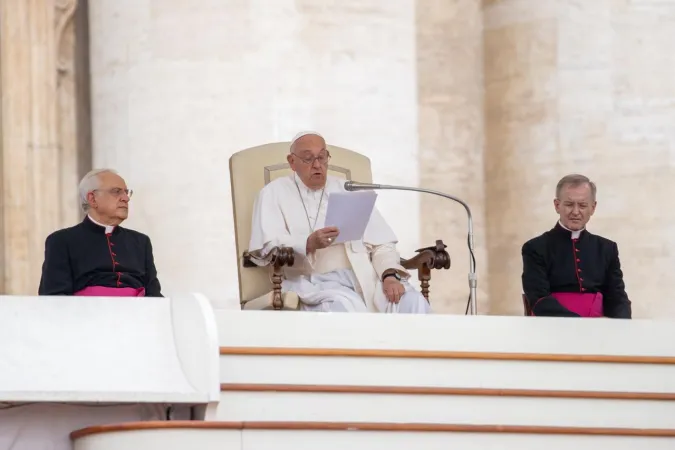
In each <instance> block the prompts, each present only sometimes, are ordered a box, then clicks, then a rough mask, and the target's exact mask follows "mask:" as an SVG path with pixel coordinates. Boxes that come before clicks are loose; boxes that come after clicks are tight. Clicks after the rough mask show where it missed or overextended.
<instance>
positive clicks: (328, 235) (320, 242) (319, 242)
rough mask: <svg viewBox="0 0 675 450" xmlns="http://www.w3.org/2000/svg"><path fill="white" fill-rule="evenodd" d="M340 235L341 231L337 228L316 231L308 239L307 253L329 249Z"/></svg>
mask: <svg viewBox="0 0 675 450" xmlns="http://www.w3.org/2000/svg"><path fill="white" fill-rule="evenodd" d="M338 234H340V230H338V229H337V227H326V228H321V229H319V230H316V231H315V232H314V233H312V234H310V235H309V237H308V238H307V253H312V252H315V251H316V250H318V249H320V248H326V247H328V246H329V245H331V244H332V243H333V241H335V238H336V237H337V236H338Z"/></svg>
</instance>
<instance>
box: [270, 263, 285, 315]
mask: <svg viewBox="0 0 675 450" xmlns="http://www.w3.org/2000/svg"><path fill="white" fill-rule="evenodd" d="M282 280H283V269H282V268H281V267H280V266H278V265H277V264H275V265H274V266H273V269H272V287H273V290H274V291H273V293H272V296H273V297H272V307H273V308H274V309H275V310H280V309H283V308H284V298H283V297H282V296H281V281H282Z"/></svg>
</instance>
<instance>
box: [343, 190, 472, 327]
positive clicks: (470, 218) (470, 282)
mask: <svg viewBox="0 0 675 450" xmlns="http://www.w3.org/2000/svg"><path fill="white" fill-rule="evenodd" d="M344 186H345V190H347V191H366V190H379V189H387V190H392V191H412V192H421V193H423V194H431V195H437V196H439V197H443V198H447V199H448V200H452V201H453V202H456V203H459V204H460V205H462V206H463V207H464V209H465V210H466V215H467V218H468V221H469V223H468V229H469V232H468V236H467V246H468V247H469V302H468V303H469V304H468V305H467V311H470V312H471V315H477V314H478V305H477V304H476V287H477V286H478V277H477V276H476V257H475V256H474V254H473V250H474V247H473V216H472V215H471V208H469V205H467V204H466V202H465V201H463V200H461V199H459V198H457V197H453V196H452V195H448V194H445V193H443V192H439V191H432V190H431V189H424V188H415V187H410V186H390V185H386V184H372V183H360V182H358V181H346V182H345V185H344Z"/></svg>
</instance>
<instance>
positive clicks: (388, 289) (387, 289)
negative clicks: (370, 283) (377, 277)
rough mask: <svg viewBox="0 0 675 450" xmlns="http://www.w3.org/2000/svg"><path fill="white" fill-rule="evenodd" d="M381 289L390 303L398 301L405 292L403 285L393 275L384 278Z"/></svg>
mask: <svg viewBox="0 0 675 450" xmlns="http://www.w3.org/2000/svg"><path fill="white" fill-rule="evenodd" d="M382 290H383V291H384V295H386V296H387V300H389V301H390V302H392V303H398V302H400V301H401V297H403V294H405V286H403V283H401V282H400V281H398V280H397V279H396V278H394V277H387V278H385V279H384V281H383V282H382Z"/></svg>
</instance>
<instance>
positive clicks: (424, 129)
mask: <svg viewBox="0 0 675 450" xmlns="http://www.w3.org/2000/svg"><path fill="white" fill-rule="evenodd" d="M416 4H417V13H416V24H415V25H416V34H417V45H416V48H417V83H418V88H417V97H418V108H419V109H418V130H419V139H420V144H419V148H420V150H419V171H420V186H422V187H425V188H427V189H433V190H438V191H442V192H447V193H449V194H452V195H456V196H458V197H460V198H461V199H463V200H465V201H466V202H467V203H468V204H469V205H470V206H471V208H472V213H473V215H474V226H475V230H474V232H475V242H476V251H475V256H476V260H477V263H478V270H477V271H478V277H479V280H478V312H479V314H486V313H487V312H488V304H487V300H488V299H487V292H488V285H489V281H490V280H489V277H487V273H486V269H487V252H486V242H485V218H484V212H485V210H484V190H483V185H484V183H483V133H484V130H483V77H482V63H483V61H482V55H483V47H482V11H481V5H480V2H479V1H477V0H461V1H455V2H448V1H445V0H424V1H422V0H418V1H417V3H416ZM420 205H421V206H420V219H421V220H420V232H421V237H422V239H421V241H422V244H423V245H425V246H427V245H432V244H433V243H434V241H435V240H436V239H443V241H444V242H445V243H446V244H447V245H448V251H449V253H450V256H451V258H452V267H451V269H450V270H449V271H433V273H432V279H431V295H430V299H431V302H432V306H433V308H434V311H435V312H440V313H456V314H464V312H465V310H466V304H467V300H468V295H469V285H468V279H467V274H468V271H469V256H468V250H467V234H466V233H467V219H466V213H465V212H464V209H463V208H462V207H461V206H460V205H458V204H455V203H452V202H450V201H447V200H444V199H442V198H439V197H434V196H428V195H425V196H422V197H420Z"/></svg>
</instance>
